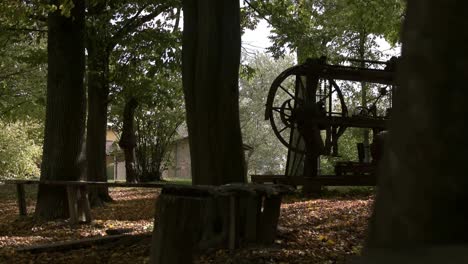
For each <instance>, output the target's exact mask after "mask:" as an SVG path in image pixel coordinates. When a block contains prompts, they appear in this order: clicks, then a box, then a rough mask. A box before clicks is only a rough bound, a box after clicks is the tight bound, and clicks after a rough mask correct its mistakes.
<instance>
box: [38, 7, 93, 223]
mask: <svg viewBox="0 0 468 264" xmlns="http://www.w3.org/2000/svg"><path fill="white" fill-rule="evenodd" d="M53 2H54V3H55V4H57V2H58V1H53ZM73 2H74V5H75V6H74V8H73V9H72V10H71V17H69V18H67V17H65V16H62V15H61V14H60V10H58V11H55V12H51V13H49V17H48V29H49V30H48V45H47V51H48V75H47V109H46V123H45V134H44V148H43V157H42V164H41V180H78V179H79V178H80V174H81V171H82V164H80V158H79V157H80V153H81V149H82V143H83V134H84V125H85V111H86V98H85V90H84V85H83V76H84V70H85V67H84V66H85V65H84V64H85V57H84V56H85V55H84V1H79V0H75V1H73ZM36 216H37V217H39V218H42V219H46V220H51V219H57V218H65V217H67V216H68V204H67V193H66V191H65V187H63V186H61V187H59V186H50V185H39V191H38V195H37V205H36Z"/></svg>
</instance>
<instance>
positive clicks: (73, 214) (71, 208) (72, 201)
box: [67, 186, 78, 225]
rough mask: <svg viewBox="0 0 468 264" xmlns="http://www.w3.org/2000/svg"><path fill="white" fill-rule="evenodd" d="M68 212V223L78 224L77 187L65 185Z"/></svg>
mask: <svg viewBox="0 0 468 264" xmlns="http://www.w3.org/2000/svg"><path fill="white" fill-rule="evenodd" d="M67 196H68V212H69V214H70V224H71V225H76V224H78V197H77V196H78V187H77V186H67Z"/></svg>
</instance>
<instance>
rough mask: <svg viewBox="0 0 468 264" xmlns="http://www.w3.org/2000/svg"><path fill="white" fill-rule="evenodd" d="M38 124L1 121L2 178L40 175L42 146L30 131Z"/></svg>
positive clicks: (0, 153) (0, 155)
mask: <svg viewBox="0 0 468 264" xmlns="http://www.w3.org/2000/svg"><path fill="white" fill-rule="evenodd" d="M37 126H38V125H37V124H33V123H26V122H17V123H11V124H5V123H0V179H23V178H34V177H38V176H39V164H40V157H41V154H42V148H41V147H40V146H39V145H38V142H37V141H35V140H34V139H32V135H33V134H30V133H28V132H29V131H31V130H34V129H37Z"/></svg>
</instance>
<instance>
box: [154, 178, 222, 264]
mask: <svg viewBox="0 0 468 264" xmlns="http://www.w3.org/2000/svg"><path fill="white" fill-rule="evenodd" d="M229 206H230V205H229V197H228V196H224V195H222V194H221V193H220V192H218V191H216V188H214V187H212V188H205V187H190V186H168V187H165V188H163V190H162V191H161V195H160V196H159V198H158V201H157V204H156V217H155V228H154V231H153V241H152V247H151V259H150V263H157V264H169V263H172V264H178V263H180V264H185V263H192V258H193V255H194V254H196V253H197V252H199V251H200V250H202V249H206V248H210V247H215V246H217V245H223V246H224V247H225V246H226V242H227V238H228V230H229V212H230V210H227V208H229ZM223 208H224V209H223Z"/></svg>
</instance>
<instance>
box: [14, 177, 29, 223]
mask: <svg viewBox="0 0 468 264" xmlns="http://www.w3.org/2000/svg"><path fill="white" fill-rule="evenodd" d="M16 192H17V196H18V209H19V215H20V216H27V215H28V210H27V208H26V197H25V191H24V184H16Z"/></svg>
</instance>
